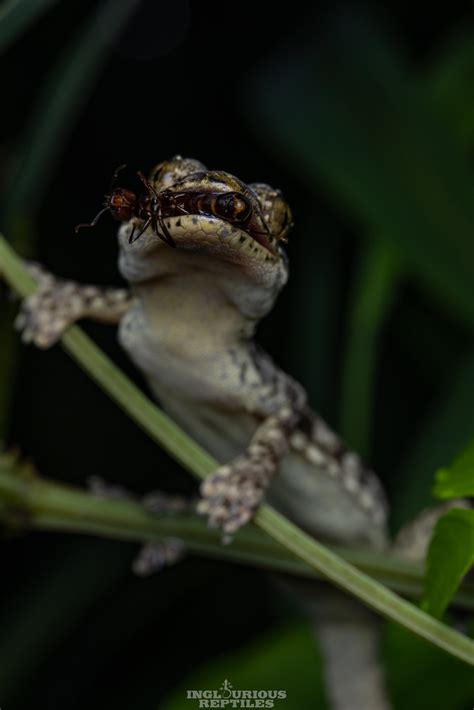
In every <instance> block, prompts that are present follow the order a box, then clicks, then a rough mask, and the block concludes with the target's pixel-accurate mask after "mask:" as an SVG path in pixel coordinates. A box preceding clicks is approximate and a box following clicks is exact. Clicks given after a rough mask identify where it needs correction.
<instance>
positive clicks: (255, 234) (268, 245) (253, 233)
mask: <svg viewBox="0 0 474 710" xmlns="http://www.w3.org/2000/svg"><path fill="white" fill-rule="evenodd" d="M245 231H246V233H247V234H248V235H249V237H250V238H251V239H253V240H254V241H255V242H258V244H260V246H262V247H263V248H264V249H266V250H267V251H269V252H270V254H273V256H277V254H278V248H277V243H276V242H277V240H276V239H275V237H273V236H272V235H271V234H269V233H268V232H262V231H261V230H259V229H254V228H252V227H247V229H246V230H245Z"/></svg>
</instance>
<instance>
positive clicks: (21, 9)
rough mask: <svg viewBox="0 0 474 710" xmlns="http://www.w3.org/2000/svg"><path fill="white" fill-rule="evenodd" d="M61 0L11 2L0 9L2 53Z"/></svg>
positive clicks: (15, 0)
mask: <svg viewBox="0 0 474 710" xmlns="http://www.w3.org/2000/svg"><path fill="white" fill-rule="evenodd" d="M58 1H59V0H10V1H9V2H4V3H3V6H2V7H1V8H0V52H5V51H6V50H7V49H8V47H10V45H11V44H13V42H15V41H16V40H17V39H19V37H21V35H22V34H23V33H24V32H26V31H27V30H28V28H29V27H30V25H32V24H33V23H34V22H35V20H36V19H38V18H39V17H40V16H41V15H42V14H43V13H45V12H47V11H48V10H49V9H50V8H51V7H53V5H56V4H57V3H58Z"/></svg>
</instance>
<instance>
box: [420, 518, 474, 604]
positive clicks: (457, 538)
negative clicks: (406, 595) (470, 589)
mask: <svg viewBox="0 0 474 710" xmlns="http://www.w3.org/2000/svg"><path fill="white" fill-rule="evenodd" d="M473 563H474V511H472V510H463V509H461V508H454V509H453V510H450V511H449V513H446V515H443V517H442V518H440V519H439V520H438V522H437V523H436V525H435V529H434V532H433V536H432V539H431V542H430V547H429V550H428V555H427V558H426V588H425V594H424V598H423V603H422V607H423V609H424V610H425V611H427V612H428V613H429V614H432V615H433V616H437V617H440V616H441V615H442V614H443V612H444V611H445V609H446V607H447V606H448V604H449V602H450V601H451V599H452V597H453V595H454V593H455V592H456V590H457V588H458V587H459V585H460V583H461V581H462V579H463V577H464V575H465V574H466V573H467V572H468V570H469V569H470V568H471V567H472V565H473Z"/></svg>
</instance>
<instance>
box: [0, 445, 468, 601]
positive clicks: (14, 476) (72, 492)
mask: <svg viewBox="0 0 474 710" xmlns="http://www.w3.org/2000/svg"><path fill="white" fill-rule="evenodd" d="M0 521H1V522H3V524H4V525H5V526H6V527H7V529H10V530H13V531H21V532H22V531H24V530H35V529H37V530H49V531H53V532H54V531H58V532H59V531H60V532H70V533H79V534H85V535H99V536H101V537H106V538H112V539H117V540H127V541H132V542H134V541H137V542H145V541H149V540H155V541H160V540H164V539H165V538H167V537H178V538H180V539H181V540H183V542H184V543H185V545H186V549H187V550H189V552H192V553H196V554H198V555H203V556H205V557H213V558H218V559H223V560H228V561H230V562H237V563H240V564H249V565H252V566H256V567H264V568H266V569H269V570H272V571H275V572H282V573H285V574H292V575H295V576H301V577H307V578H310V579H319V578H321V575H320V574H318V572H317V571H316V570H315V569H314V568H312V567H310V566H309V565H308V564H306V563H305V562H302V561H301V560H300V559H298V558H297V557H296V556H295V555H294V554H292V553H290V552H288V551H287V550H286V549H285V548H283V547H282V546H281V545H279V544H278V543H275V542H274V541H273V540H272V538H270V537H269V536H268V535H265V534H264V533H262V532H260V531H259V530H258V529H257V528H255V526H253V525H248V526H246V527H245V528H243V529H242V530H240V531H239V532H238V533H237V535H236V536H235V538H234V541H233V544H232V545H222V544H221V542H220V538H221V534H220V532H219V531H218V530H212V529H210V528H209V527H208V526H207V525H206V523H205V521H204V520H203V518H202V517H200V516H198V515H196V514H195V513H192V512H189V513H167V514H162V515H156V514H151V513H150V512H148V511H147V510H146V509H145V508H144V507H143V505H141V504H140V503H139V502H138V501H134V500H131V499H130V500H129V499H127V500H125V499H124V500H112V499H107V498H100V497H98V496H96V495H93V494H91V493H88V492H86V491H84V490H81V489H79V488H77V487H73V486H66V485H64V484H61V483H56V482H53V481H49V480H47V479H44V478H42V477H40V476H38V475H37V474H36V473H34V472H33V471H32V470H31V469H30V468H28V467H25V466H24V465H20V464H18V462H17V461H16V460H15V459H14V457H12V456H9V455H4V456H3V457H2V456H0ZM332 549H333V552H335V553H336V554H339V555H341V556H342V557H344V559H346V560H347V561H349V562H351V563H352V564H355V565H356V566H357V567H358V568H359V569H361V570H363V571H364V572H368V573H370V574H371V575H372V576H374V577H376V578H378V579H379V580H381V581H383V582H384V583H385V584H387V585H388V586H390V587H391V588H393V589H395V590H396V591H398V592H401V593H403V594H406V595H407V596H411V597H414V598H419V597H421V595H422V592H423V575H424V573H423V568H422V566H421V565H415V564H413V563H409V562H406V561H404V560H400V559H396V558H390V557H387V555H385V554H382V553H377V552H374V551H372V550H367V551H366V550H351V549H345V548H341V547H334V548H332ZM453 601H454V603H455V604H457V605H458V606H460V607H462V608H464V609H470V610H474V585H467V584H465V585H464V586H463V587H462V589H461V590H460V592H459V593H458V594H457V596H456V597H455V598H454V600H453Z"/></svg>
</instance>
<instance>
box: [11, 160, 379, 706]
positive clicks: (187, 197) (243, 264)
mask: <svg viewBox="0 0 474 710" xmlns="http://www.w3.org/2000/svg"><path fill="white" fill-rule="evenodd" d="M141 179H142V182H143V183H144V186H145V192H144V194H143V195H142V196H139V197H137V196H136V195H135V193H133V192H131V191H126V190H122V189H121V188H117V189H115V190H113V191H112V192H111V194H110V195H108V196H106V201H105V203H104V209H103V210H101V213H99V215H98V217H99V216H100V214H102V212H107V211H109V212H110V213H111V214H112V216H113V217H115V218H116V219H118V220H119V221H120V227H119V230H118V242H119V260H118V266H119V270H120V273H121V274H122V276H123V277H124V278H125V280H126V281H127V282H128V284H129V288H128V289H125V288H102V287H97V286H94V285H84V284H79V283H76V282H71V281H64V280H62V279H59V278H57V277H56V276H53V275H52V274H50V273H49V272H47V271H45V270H44V269H43V267H41V266H39V265H36V264H33V265H30V266H29V268H30V271H31V273H32V274H33V276H35V278H36V279H37V281H38V289H37V291H36V292H35V293H34V294H33V295H32V296H30V297H29V298H28V299H26V300H25V301H24V303H23V306H22V309H21V311H20V314H19V316H18V318H17V324H16V325H17V327H18V328H19V329H20V330H21V331H22V338H23V340H24V341H25V342H31V343H34V344H35V345H37V346H38V347H40V348H47V347H50V346H51V345H53V344H54V343H56V342H57V341H58V340H59V338H60V337H61V335H62V334H63V333H64V331H65V330H66V329H67V328H68V327H69V326H70V325H71V324H72V323H74V322H76V321H77V320H79V319H81V318H91V319H95V320H98V321H102V322H107V323H115V324H117V325H118V338H119V341H120V343H121V345H122V347H123V348H124V349H125V351H126V352H127V353H128V355H129V357H130V358H131V359H132V361H133V362H134V363H135V365H136V366H137V367H138V368H139V369H140V371H141V372H142V373H143V374H144V376H145V378H146V380H147V382H148V385H149V387H150V389H151V391H152V393H153V395H154V396H155V397H156V399H157V400H158V401H159V402H160V403H161V405H162V406H163V407H164V409H165V410H166V411H167V412H168V413H169V414H170V415H171V416H172V417H173V418H174V419H175V421H177V422H178V423H179V424H180V425H181V426H182V427H183V428H184V429H185V430H186V431H187V433H188V434H190V435H191V436H192V437H194V438H195V439H196V440H197V441H198V442H199V443H200V444H201V445H202V446H203V447H204V448H205V449H206V450H207V451H209V452H210V453H211V454H212V455H213V456H214V457H215V458H216V459H217V460H218V461H219V462H220V465H219V467H218V468H217V470H216V471H215V472H214V473H213V474H211V475H210V476H209V477H208V478H207V479H206V480H205V481H204V482H203V483H202V485H201V489H200V494H201V498H200V502H199V504H198V510H199V512H200V513H201V514H203V515H206V516H207V517H208V520H209V523H210V524H211V525H213V526H219V527H220V528H221V529H222V531H223V534H224V536H226V538H227V540H229V539H231V537H232V535H234V534H235V533H236V532H237V531H238V529H239V528H240V527H242V526H243V525H245V524H246V523H247V522H248V521H249V520H251V519H252V516H253V515H254V513H255V511H256V510H257V509H258V506H259V505H260V503H261V502H262V500H263V499H264V498H265V500H266V501H268V502H269V503H270V504H271V505H273V506H274V507H275V508H277V510H279V511H280V512H282V513H283V514H285V515H286V516H288V517H289V518H290V519H291V520H293V521H295V522H296V523H297V524H298V525H299V526H301V527H302V528H303V529H304V530H306V531H307V532H309V533H310V534H312V535H314V536H316V537H317V538H318V539H320V540H323V541H327V542H333V543H340V544H344V545H351V546H358V547H360V546H366V547H371V548H376V549H382V550H383V549H388V545H389V538H388V533H387V510H388V508H387V502H386V497H385V494H384V491H383V488H382V486H381V483H380V481H379V479H378V478H377V476H376V475H375V474H374V473H373V472H372V471H371V470H369V469H368V468H367V467H366V466H365V465H364V463H363V462H362V461H361V459H360V457H359V456H358V454H357V453H355V452H354V451H351V450H350V449H348V448H347V447H346V446H345V445H344V443H343V442H342V441H341V439H340V437H339V436H338V435H337V434H336V433H335V432H334V431H332V430H331V428H330V427H329V426H328V425H327V423H326V422H325V421H324V420H323V419H322V417H320V416H319V415H318V414H317V413H315V412H314V411H313V410H312V409H311V408H310V406H309V404H308V402H307V397H306V393H305V391H304V388H303V387H302V386H301V385H300V384H299V383H298V382H297V381H296V380H294V379H293V378H292V377H290V376H289V375H288V374H286V373H285V372H283V371H282V370H281V369H280V368H278V366H277V365H276V364H275V363H274V362H273V360H272V359H271V358H270V357H269V355H268V354H266V353H265V352H264V351H263V350H262V349H261V348H260V347H259V346H258V345H257V344H256V343H255V340H254V334H255V330H256V327H257V325H258V323H259V321H260V320H261V319H262V318H263V317H264V316H266V315H267V314H268V313H269V311H270V310H271V309H272V308H273V305H274V303H275V301H276V298H277V296H278V294H279V292H280V291H281V289H282V288H283V286H284V285H285V283H286V281H287V279H288V274H289V268H288V258H287V256H286V253H285V249H284V246H283V244H284V242H285V240H286V239H287V235H288V233H289V231H290V229H291V226H292V216H291V211H290V208H289V206H288V205H287V203H286V201H285V199H284V197H283V195H282V193H281V192H280V191H279V190H276V189H274V188H272V187H270V186H268V185H266V184H264V183H253V184H246V183H244V182H242V181H241V180H239V179H238V178H236V177H234V176H233V175H230V174H229V173H226V172H224V171H218V170H208V169H207V168H206V167H205V166H204V165H203V164H202V163H201V162H199V161H197V160H194V159H190V158H182V157H180V156H175V157H174V158H172V159H170V160H166V161H164V162H162V163H160V164H159V165H157V166H156V167H155V168H153V170H152V171H151V174H150V177H149V179H148V180H147V179H146V178H144V177H143V176H141ZM96 222H97V218H96V219H95V220H94V221H93V222H92V223H91V226H93V225H95V224H96ZM308 598H309V599H310V601H309V602H308V605H309V607H311V614H312V617H313V620H314V623H315V625H316V627H317V631H318V642H319V645H320V647H321V650H322V654H323V657H324V659H325V668H326V683H327V689H328V697H329V698H330V701H331V704H332V707H333V708H334V709H335V710H346V709H348V708H364V710H388V709H389V708H390V703H389V700H388V698H387V694H386V691H385V687H384V680H383V671H382V669H381V667H380V664H379V661H378V648H377V646H378V638H377V637H378V625H377V623H376V621H375V619H374V617H373V615H372V614H371V613H370V612H368V611H367V610H366V609H363V608H362V607H361V606H360V605H359V604H358V603H357V602H355V601H353V600H352V599H350V598H349V597H346V596H345V595H343V594H342V593H341V592H339V591H337V590H335V589H333V588H329V586H328V585H326V586H325V585H324V584H321V585H318V592H317V593H316V592H315V593H314V594H313V593H312V594H310V595H309V597H308Z"/></svg>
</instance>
